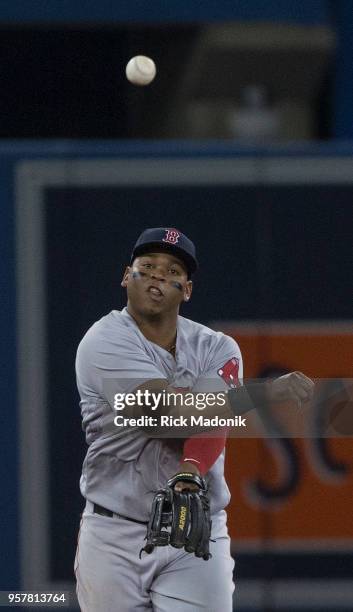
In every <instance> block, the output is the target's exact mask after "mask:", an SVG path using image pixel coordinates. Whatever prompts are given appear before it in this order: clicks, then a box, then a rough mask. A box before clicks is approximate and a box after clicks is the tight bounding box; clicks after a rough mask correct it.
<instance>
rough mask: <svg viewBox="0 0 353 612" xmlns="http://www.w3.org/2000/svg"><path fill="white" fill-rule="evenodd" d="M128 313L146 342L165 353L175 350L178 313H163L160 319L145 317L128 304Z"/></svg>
mask: <svg viewBox="0 0 353 612" xmlns="http://www.w3.org/2000/svg"><path fill="white" fill-rule="evenodd" d="M128 312H129V314H130V315H131V316H132V318H133V319H134V321H135V323H136V325H137V326H138V328H139V330H140V331H141V332H142V333H143V335H144V336H145V338H147V340H150V341H151V342H154V344H158V346H161V347H162V348H164V349H165V350H167V351H171V350H172V349H173V348H175V343H176V333H177V320H178V313H168V314H166V313H164V314H163V316H161V317H160V316H158V317H157V316H153V317H152V316H151V317H146V315H143V316H142V315H140V314H139V313H138V312H137V311H135V309H134V308H132V307H131V305H130V304H129V305H128Z"/></svg>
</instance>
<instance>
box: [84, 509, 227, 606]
mask: <svg viewBox="0 0 353 612" xmlns="http://www.w3.org/2000/svg"><path fill="white" fill-rule="evenodd" d="M226 516H227V515H226V512H225V511H224V510H223V511H221V512H219V513H217V514H215V515H213V516H212V521H213V522H212V538H213V539H214V540H215V542H211V543H210V551H211V553H212V559H210V560H209V561H204V560H203V559H199V558H197V557H195V555H193V554H190V553H187V552H185V551H184V550H180V549H175V548H173V547H172V546H163V547H157V548H155V550H154V551H153V552H152V554H150V555H148V554H146V553H142V558H141V559H139V551H140V549H141V548H142V546H143V545H144V537H145V535H146V527H145V525H142V524H141V525H140V524H138V523H133V522H132V521H128V520H125V519H120V518H117V517H112V518H110V517H106V516H101V515H99V514H94V513H93V504H92V503H91V502H87V505H86V508H85V511H84V513H83V515H82V520H81V526H80V531H79V537H78V544H77V552H76V558H75V574H76V580H77V596H78V600H79V604H80V607H81V611H82V612H145V611H147V610H149V611H151V610H153V611H154V612H198V611H200V612H201V611H202V612H205V611H207V612H231V611H232V609H233V608H232V595H233V591H234V583H233V568H234V561H233V559H232V557H231V555H230V539H229V536H228V532H227V525H226Z"/></svg>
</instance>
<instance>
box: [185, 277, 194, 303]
mask: <svg viewBox="0 0 353 612" xmlns="http://www.w3.org/2000/svg"><path fill="white" fill-rule="evenodd" d="M191 294H192V281H191V280H188V282H187V283H186V285H185V288H184V302H188V301H189V300H190V298H191Z"/></svg>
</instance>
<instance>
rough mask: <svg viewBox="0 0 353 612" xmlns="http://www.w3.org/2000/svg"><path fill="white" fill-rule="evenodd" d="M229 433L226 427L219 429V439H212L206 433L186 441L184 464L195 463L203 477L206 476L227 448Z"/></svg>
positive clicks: (214, 437) (213, 437)
mask: <svg viewBox="0 0 353 612" xmlns="http://www.w3.org/2000/svg"><path fill="white" fill-rule="evenodd" d="M227 431H228V429H227V427H224V428H222V429H217V437H216V436H212V437H210V433H209V432H206V433H202V434H197V435H196V436H193V437H192V438H188V439H187V440H185V442H184V448H183V457H182V462H184V461H190V463H195V465H196V466H197V467H198V469H199V470H200V473H201V475H204V474H206V473H207V472H208V470H209V469H210V468H211V467H212V465H213V464H214V463H215V462H216V460H217V459H218V457H219V455H220V454H221V452H222V451H223V449H224V447H225V443H226V438H227ZM214 433H216V432H214Z"/></svg>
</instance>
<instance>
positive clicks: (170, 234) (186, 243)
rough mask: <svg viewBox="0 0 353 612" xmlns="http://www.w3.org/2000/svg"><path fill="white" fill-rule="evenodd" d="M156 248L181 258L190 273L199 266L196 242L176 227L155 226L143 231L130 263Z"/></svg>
mask: <svg viewBox="0 0 353 612" xmlns="http://www.w3.org/2000/svg"><path fill="white" fill-rule="evenodd" d="M154 249H156V251H166V252H167V253H172V254H173V255H175V256H176V257H178V258H179V259H181V260H182V261H183V262H184V264H185V266H186V269H187V271H188V274H189V275H191V274H193V273H194V272H196V270H197V268H198V267H199V264H198V262H197V259H196V249H195V245H194V243H193V242H192V241H191V240H190V239H189V238H188V237H187V236H185V234H183V233H182V232H180V231H179V230H178V229H175V227H154V228H152V229H146V230H145V231H144V232H142V234H141V236H140V237H139V238H138V240H137V242H136V244H135V246H134V250H133V251H132V255H131V260H130V265H131V264H132V262H133V261H134V259H135V258H136V257H139V255H144V254H145V253H152V252H153V251H154Z"/></svg>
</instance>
